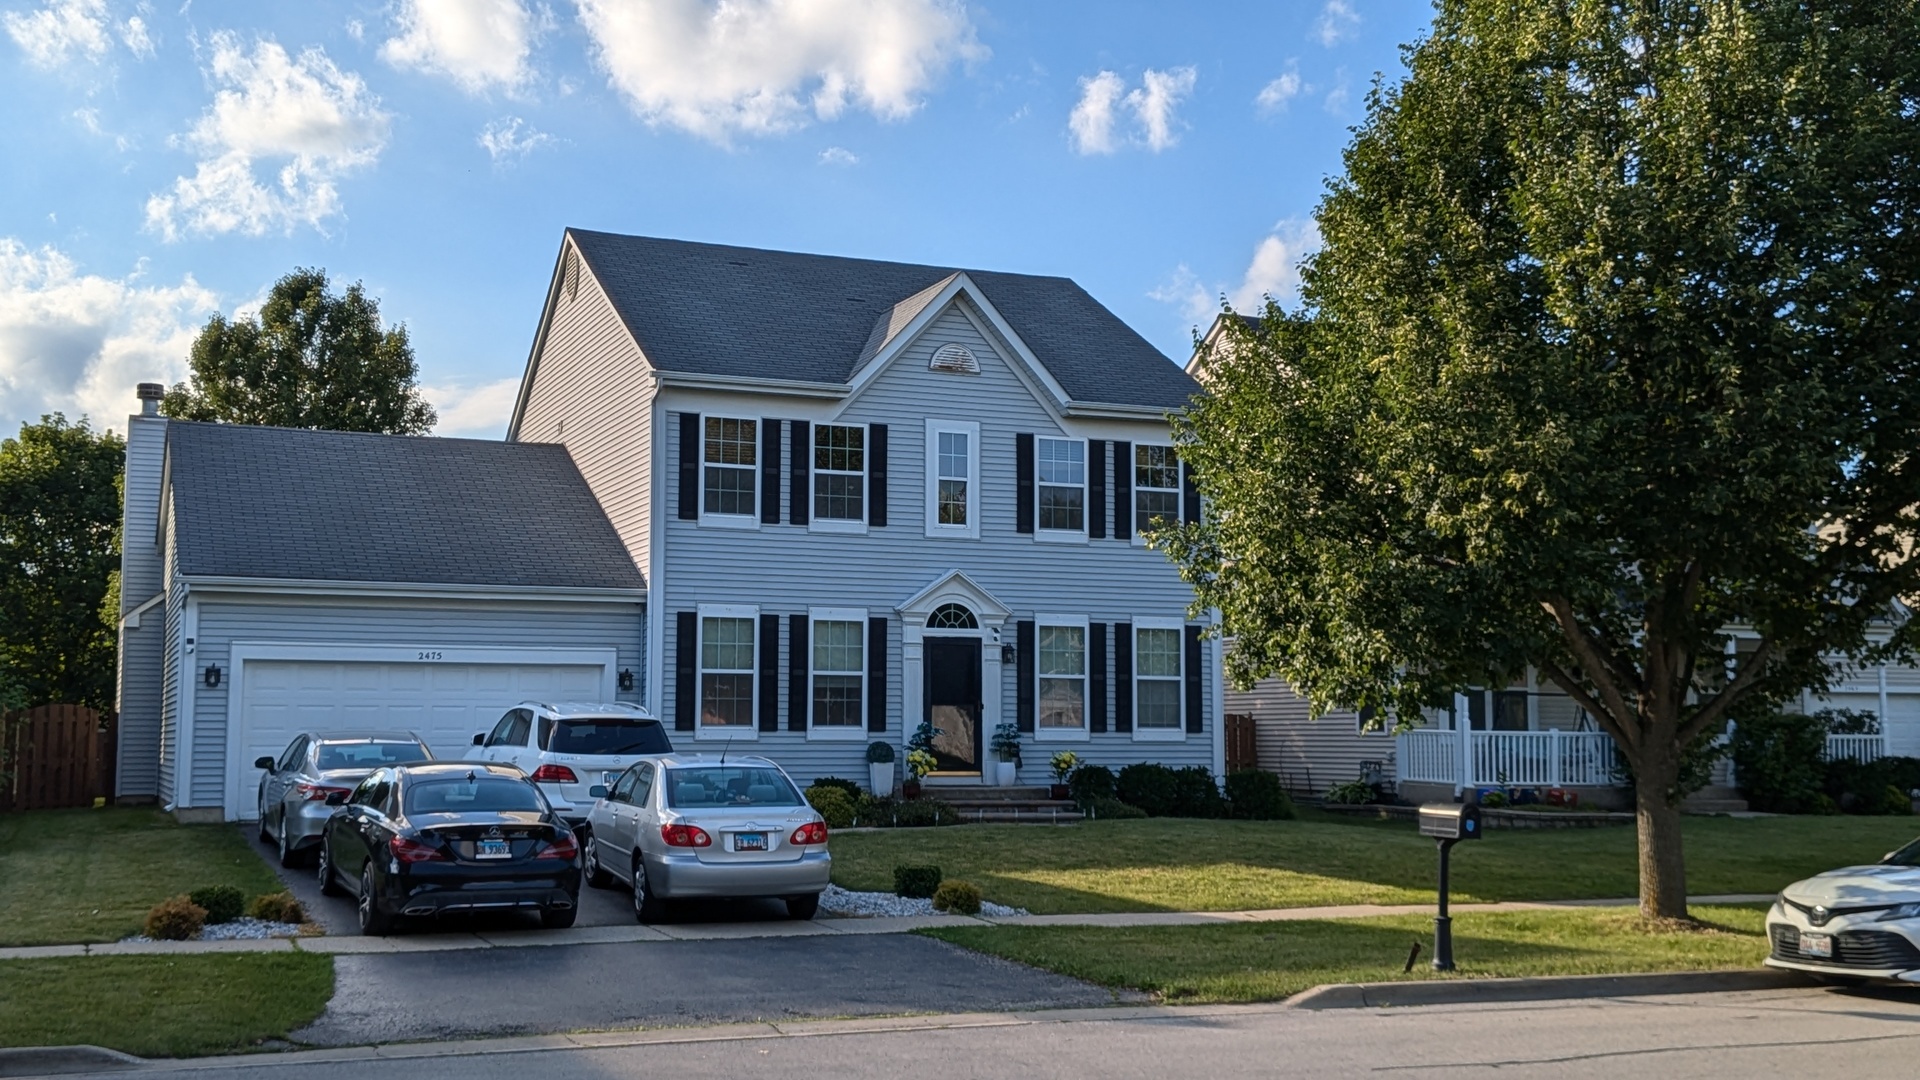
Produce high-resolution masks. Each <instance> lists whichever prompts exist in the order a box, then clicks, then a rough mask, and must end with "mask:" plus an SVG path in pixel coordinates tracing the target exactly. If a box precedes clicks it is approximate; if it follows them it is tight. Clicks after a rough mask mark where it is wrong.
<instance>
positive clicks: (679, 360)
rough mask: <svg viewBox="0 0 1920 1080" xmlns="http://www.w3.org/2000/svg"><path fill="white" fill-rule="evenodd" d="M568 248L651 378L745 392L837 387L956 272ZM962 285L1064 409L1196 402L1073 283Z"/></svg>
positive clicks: (590, 235)
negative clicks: (786, 384) (985, 306)
mask: <svg viewBox="0 0 1920 1080" xmlns="http://www.w3.org/2000/svg"><path fill="white" fill-rule="evenodd" d="M567 235H568V236H570V237H572V238H573V241H574V243H575V244H576V245H578V246H579V249H580V252H581V254H582V255H583V256H584V257H585V259H586V262H587V265H588V267H589V268H590V269H591V270H592V271H593V275H594V277H595V278H596V279H598V280H599V282H600V284H601V286H602V287H603V288H605V289H606V291H607V294H608V295H609V296H610V297H611V298H612V300H613V305H614V308H615V309H616V310H617V311H618V312H619V313H620V318H621V319H622V320H623V321H624V322H625V323H626V326H627V330H628V332H629V333H631V334H632V335H633V338H634V340H635V341H637V342H638V343H639V345H640V348H641V350H642V351H643V352H645V353H646V355H647V360H648V361H649V362H651V363H652V364H653V365H654V366H655V367H657V368H659V369H661V370H663V371H680V372H689V373H695V374H703V375H719V376H726V377H731V378H741V379H795V380H800V381H806V382H827V383H845V382H847V381H848V380H849V379H851V378H852V376H853V373H854V372H855V371H856V370H858V368H859V366H860V364H861V363H862V362H863V360H864V359H865V358H866V357H868V356H870V355H871V353H870V352H868V351H867V350H868V347H870V346H872V345H874V343H875V342H874V339H875V338H876V336H885V334H886V330H885V329H884V328H885V327H888V326H889V325H891V324H892V323H893V322H894V320H895V319H896V317H897V316H898V314H899V311H911V310H917V309H915V308H914V305H913V304H912V303H909V301H913V300H918V301H919V303H921V304H924V303H925V300H926V299H927V297H926V296H923V295H921V294H923V293H925V292H926V291H927V290H929V289H931V288H933V287H934V286H936V285H938V284H940V283H941V282H942V281H943V280H945V279H946V278H948V277H951V276H952V275H953V274H954V273H956V272H957V271H959V270H960V269H961V268H959V267H947V266H916V265H913V264H910V263H893V262H877V261H874V260H870V259H845V258H840V257H837V256H831V255H806V254H800V253H796V252H788V251H762V250H760V249H757V248H741V247H726V246H722V245H719V244H696V243H690V242H687V241H684V240H660V239H655V238H652V237H644V236H621V235H618V234H615V233H603V232H591V231H588V230H584V229H569V230H567ZM965 273H966V274H967V276H968V277H969V278H971V279H972V280H973V283H974V284H975V285H978V286H979V287H980V290H981V292H983V293H985V294H986V299H987V302H988V303H990V304H992V305H993V307H994V309H995V310H996V311H998V312H999V313H1000V314H1001V316H1002V317H1004V318H1005V319H1006V320H1007V324H1008V325H1009V326H1011V327H1012V328H1013V331H1014V333H1016V334H1018V335H1019V336H1020V340H1021V341H1023V342H1025V343H1026V345H1027V347H1028V348H1029V349H1031V350H1032V351H1033V354H1034V355H1035V356H1036V357H1038V358H1039V360H1040V363H1041V364H1043V365H1044V366H1045V367H1046V369H1047V371H1048V372H1049V373H1051V374H1052V375H1053V378H1054V380H1055V381H1056V382H1058V383H1059V384H1060V386H1061V387H1062V388H1063V389H1064V390H1066V392H1067V395H1068V396H1069V397H1070V398H1071V399H1072V400H1074V401H1077V402H1087V403H1101V404H1110V405H1142V406H1147V407H1151V408H1162V409H1175V408H1179V407H1180V406H1182V405H1185V404H1186V402H1187V399H1188V398H1189V397H1191V396H1192V395H1193V394H1196V393H1198V392H1199V391H1200V386H1199V384H1198V383H1195V382H1194V381H1193V379H1192V378H1190V377H1189V376H1188V375H1187V373H1186V372H1184V371H1182V370H1181V369H1180V366H1179V365H1177V364H1175V363H1174V362H1173V361H1172V360H1169V359H1168V358H1167V357H1166V356H1165V355H1164V354H1163V353H1161V352H1160V350H1158V349H1156V348H1154V347H1153V346H1152V345H1150V344H1148V343H1147V340H1146V339H1145V338H1143V337H1141V336H1140V335H1139V334H1137V333H1135V332H1134V331H1133V328H1132V327H1130V326H1128V325H1127V324H1126V323H1124V322H1121V321H1120V318H1119V316H1117V315H1115V314H1114V313H1113V312H1111V311H1108V310H1107V309H1106V308H1105V307H1102V306H1101V304H1100V302H1099V301H1098V300H1095V299H1094V298H1093V297H1092V296H1089V295H1088V294H1087V291H1086V290H1085V289H1082V288H1081V287H1080V286H1079V285H1076V284H1074V282H1073V281H1072V280H1070V279H1068V278H1063V277H1037V276H1034V275H1030V274H1003V273H997V272H994V271H990V270H967V271H965ZM896 309H899V311H896ZM909 317H910V316H909Z"/></svg>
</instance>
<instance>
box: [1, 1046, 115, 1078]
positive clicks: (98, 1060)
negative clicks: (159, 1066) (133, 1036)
mask: <svg viewBox="0 0 1920 1080" xmlns="http://www.w3.org/2000/svg"><path fill="white" fill-rule="evenodd" d="M144 1065H146V1061H145V1060H143V1059H141V1058H137V1057H134V1056H133V1055H132V1054H123V1053H121V1052H120V1051H118V1050H109V1049H107V1048H106V1047H104V1046H9V1047H0V1076H59V1075H61V1074H62V1073H92V1072H106V1071H108V1070H111V1069H138V1068H141V1067H142V1066H144Z"/></svg>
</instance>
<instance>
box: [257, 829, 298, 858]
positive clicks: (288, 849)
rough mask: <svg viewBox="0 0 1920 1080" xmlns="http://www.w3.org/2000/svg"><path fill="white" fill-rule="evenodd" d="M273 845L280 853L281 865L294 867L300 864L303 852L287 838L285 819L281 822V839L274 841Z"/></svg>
mask: <svg viewBox="0 0 1920 1080" xmlns="http://www.w3.org/2000/svg"><path fill="white" fill-rule="evenodd" d="M261 831H262V832H265V831H266V830H264V829H263V830H261ZM273 846H274V848H275V849H276V850H277V851H278V853H279V855H280V865H281V866H284V867H287V868H288V869H292V868H293V867H296V866H298V865H300V856H301V853H300V852H298V851H295V850H294V849H293V846H292V844H291V843H290V842H289V841H288V840H287V825H286V822H284V821H283V822H281V823H280V839H278V840H276V841H274V845H273Z"/></svg>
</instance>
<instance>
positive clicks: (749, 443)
mask: <svg viewBox="0 0 1920 1080" xmlns="http://www.w3.org/2000/svg"><path fill="white" fill-rule="evenodd" d="M704 426H705V431H704V436H705V437H704V438H703V439H702V445H703V449H702V452H701V455H700V457H701V479H700V516H701V517H702V518H707V517H717V518H722V519H726V518H738V519H740V520H742V521H744V522H752V523H757V522H758V521H759V518H757V517H756V516H755V512H756V507H755V505H754V492H755V490H756V483H757V480H758V475H757V466H758V463H759V457H758V454H759V446H760V443H759V435H760V424H759V421H756V420H736V419H733V418H730V417H723V416H709V417H706V419H705V423H704Z"/></svg>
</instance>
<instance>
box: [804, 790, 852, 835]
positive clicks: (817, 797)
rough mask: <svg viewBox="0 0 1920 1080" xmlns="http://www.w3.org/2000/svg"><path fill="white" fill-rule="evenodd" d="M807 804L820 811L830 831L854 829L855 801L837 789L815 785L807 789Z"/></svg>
mask: <svg viewBox="0 0 1920 1080" xmlns="http://www.w3.org/2000/svg"><path fill="white" fill-rule="evenodd" d="M807 802H809V803H811V804H812V805H813V808H814V809H815V810H818V811H820V816H821V817H822V818H825V819H826V822H827V828H829V829H851V828H853V800H852V799H849V798H847V793H846V792H844V791H842V790H840V789H839V788H837V787H827V786H823V785H821V784H815V785H813V786H812V787H810V788H808V789H807Z"/></svg>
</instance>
